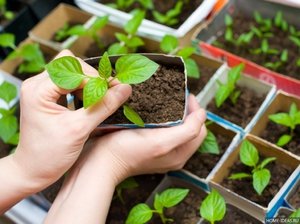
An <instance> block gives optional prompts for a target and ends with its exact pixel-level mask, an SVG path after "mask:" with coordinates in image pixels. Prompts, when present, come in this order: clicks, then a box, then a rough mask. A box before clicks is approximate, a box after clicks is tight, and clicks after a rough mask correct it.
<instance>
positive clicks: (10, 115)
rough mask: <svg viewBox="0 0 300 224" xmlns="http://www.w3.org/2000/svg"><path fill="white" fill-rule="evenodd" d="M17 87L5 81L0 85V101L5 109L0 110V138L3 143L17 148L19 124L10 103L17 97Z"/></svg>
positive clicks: (13, 107) (14, 108) (14, 107)
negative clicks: (4, 105)
mask: <svg viewBox="0 0 300 224" xmlns="http://www.w3.org/2000/svg"><path fill="white" fill-rule="evenodd" d="M17 93H18V90H17V87H16V86H15V85H13V84H11V83H9V82H7V81H4V82H2V84H1V85H0V99H1V100H2V101H3V102H4V103H6V105H7V106H6V108H0V127H1V128H0V138H1V139H2V140H3V142H5V143H7V144H11V145H14V146H17V145H18V143H19V135H20V133H19V123H18V119H17V117H16V116H15V111H16V109H17V106H15V105H14V106H12V105H11V104H12V101H13V99H15V98H16V97H17Z"/></svg>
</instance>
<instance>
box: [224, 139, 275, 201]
mask: <svg viewBox="0 0 300 224" xmlns="http://www.w3.org/2000/svg"><path fill="white" fill-rule="evenodd" d="M239 156H240V160H241V162H242V163H243V164H245V165H246V166H249V167H252V168H253V169H252V172H251V174H248V173H236V174H233V175H231V176H230V177H229V179H240V178H252V179H253V181H252V184H253V188H254V189H255V191H256V192H257V193H258V194H259V195H261V193H262V192H263V190H264V189H265V188H266V186H267V185H268V183H269V181H270V179H271V173H270V171H269V170H268V169H267V168H265V166H266V165H267V164H269V163H270V162H272V161H274V160H276V158H275V157H269V158H265V159H264V160H263V161H262V162H261V163H260V164H258V162H259V155H258V151H257V149H256V147H255V146H254V145H253V144H252V143H250V142H249V141H248V140H244V141H243V142H242V145H241V148H240V154H239Z"/></svg>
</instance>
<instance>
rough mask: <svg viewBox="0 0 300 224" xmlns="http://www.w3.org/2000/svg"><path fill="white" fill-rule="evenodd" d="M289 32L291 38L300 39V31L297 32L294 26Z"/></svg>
mask: <svg viewBox="0 0 300 224" xmlns="http://www.w3.org/2000/svg"><path fill="white" fill-rule="evenodd" d="M289 31H290V34H291V36H294V37H300V31H299V30H296V29H295V27H294V26H292V25H290V28H289Z"/></svg>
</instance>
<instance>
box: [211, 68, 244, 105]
mask: <svg viewBox="0 0 300 224" xmlns="http://www.w3.org/2000/svg"><path fill="white" fill-rule="evenodd" d="M244 67H245V63H241V64H239V65H236V66H234V67H232V68H231V69H230V70H229V72H228V76H227V83H226V84H223V83H221V82H220V81H219V80H217V82H218V84H219V87H218V89H217V91H216V95H215V100H216V106H217V107H218V108H219V107H220V106H221V105H222V104H223V102H224V101H225V100H226V99H227V98H228V97H229V99H230V100H231V102H232V103H233V105H234V106H236V100H237V98H238V97H239V96H240V91H235V89H236V82H237V81H238V80H239V79H240V77H241V72H242V71H243V69H244Z"/></svg>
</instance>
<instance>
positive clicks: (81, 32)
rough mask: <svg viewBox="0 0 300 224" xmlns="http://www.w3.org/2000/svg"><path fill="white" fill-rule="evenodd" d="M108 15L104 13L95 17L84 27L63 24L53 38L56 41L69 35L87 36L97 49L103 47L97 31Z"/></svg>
mask: <svg viewBox="0 0 300 224" xmlns="http://www.w3.org/2000/svg"><path fill="white" fill-rule="evenodd" d="M108 17H109V16H108V15H106V16H102V17H98V18H96V20H95V21H94V23H93V24H92V26H91V27H90V28H85V27H84V25H82V24H78V25H75V26H72V27H69V26H68V25H66V24H65V25H64V27H63V28H62V29H61V30H60V31H58V32H57V34H56V37H55V38H56V40H57V41H60V40H62V39H64V38H66V37H69V36H80V37H82V36H87V37H90V38H93V40H94V41H95V43H96V44H97V46H98V47H99V49H103V48H104V47H105V46H104V45H103V43H101V39H100V37H99V35H98V34H97V32H98V31H99V30H101V29H102V28H103V27H104V26H105V25H106V24H107V22H108Z"/></svg>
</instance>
